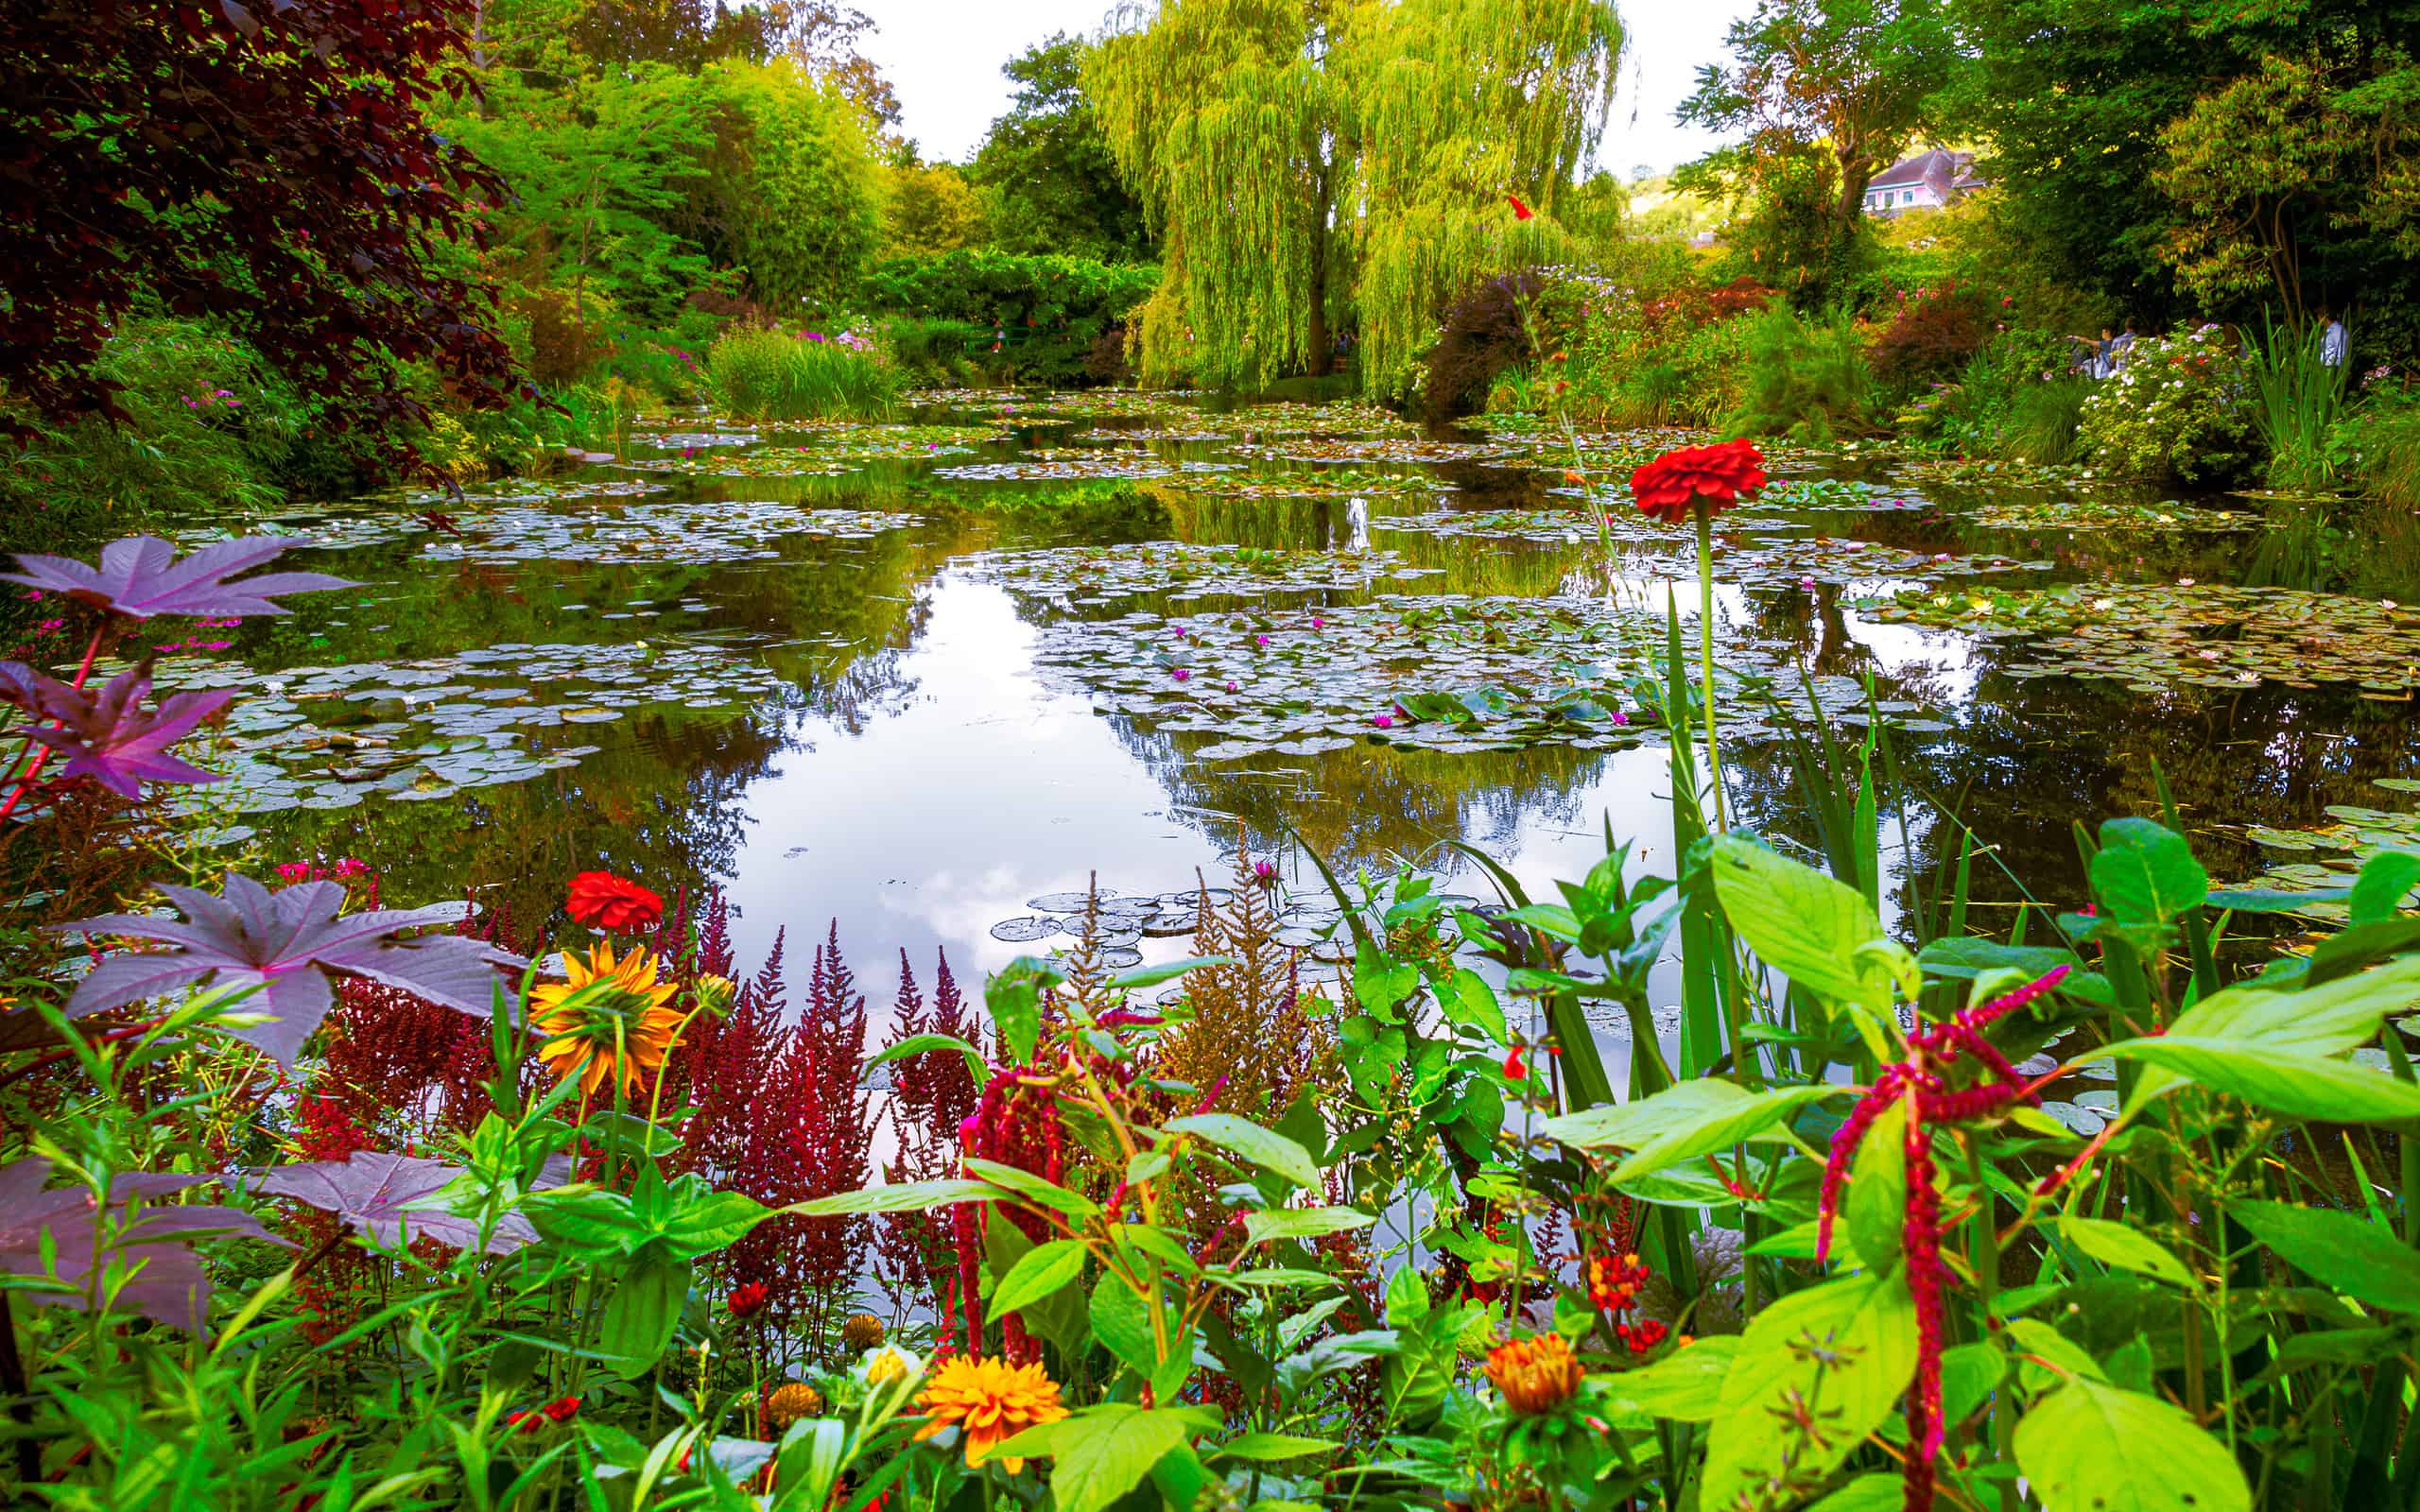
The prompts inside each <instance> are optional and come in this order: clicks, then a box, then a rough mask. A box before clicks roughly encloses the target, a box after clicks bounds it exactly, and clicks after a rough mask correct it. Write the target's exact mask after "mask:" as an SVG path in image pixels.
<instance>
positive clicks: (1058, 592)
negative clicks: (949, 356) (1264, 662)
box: [976, 541, 1442, 605]
mask: <svg viewBox="0 0 2420 1512" xmlns="http://www.w3.org/2000/svg"><path fill="white" fill-rule="evenodd" d="M976 571H977V573H978V574H979V575H980V576H984V577H986V578H989V579H991V580H992V581H994V582H997V583H1000V584H1002V585H1003V586H1005V587H1008V588H1011V589H1014V590H1016V591H1018V592H1020V593H1040V594H1046V595H1048V596H1050V597H1054V598H1065V599H1067V600H1069V601H1070V602H1072V603H1075V604H1079V605H1089V604H1106V603H1110V602H1113V601H1115V600H1116V599H1120V598H1131V597H1132V596H1134V595H1136V594H1138V593H1167V594H1169V596H1170V597H1171V599H1172V600H1174V601H1176V602H1184V601H1187V600H1191V599H1198V598H1203V597H1209V596H1214V595H1216V596H1226V597H1256V596H1259V595H1263V594H1269V593H1357V592H1360V591H1363V590H1366V589H1369V588H1371V587H1372V586H1374V585H1375V584H1378V583H1382V582H1389V581H1401V580H1405V579H1409V578H1414V577H1421V576H1429V575H1431V574H1435V573H1438V572H1440V571H1442V569H1439V568H1434V567H1410V566H1407V565H1405V564H1404V562H1403V559H1402V558H1399V557H1396V556H1395V555H1394V554H1392V552H1383V551H1378V552H1364V553H1361V554H1358V555H1350V554H1344V553H1338V552H1322V551H1270V550H1264V549H1260V548H1256V547H1252V546H1196V545H1188V544H1186V543H1184V542H1182V541H1147V542H1144V543H1142V544H1140V545H1132V546H1075V547H1063V548H1060V549H1057V550H1052V551H1028V552H1016V553H1011V554H1005V555H997V556H992V557H987V558H983V559H982V561H981V562H980V563H979V564H978V565H977V569H976Z"/></svg>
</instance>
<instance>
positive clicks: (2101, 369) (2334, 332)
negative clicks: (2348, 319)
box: [2067, 305, 2352, 378]
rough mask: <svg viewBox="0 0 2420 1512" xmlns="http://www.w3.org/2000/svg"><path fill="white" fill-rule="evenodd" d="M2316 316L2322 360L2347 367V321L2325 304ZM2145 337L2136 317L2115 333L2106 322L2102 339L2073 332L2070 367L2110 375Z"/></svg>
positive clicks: (2093, 375)
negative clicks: (2075, 350)
mask: <svg viewBox="0 0 2420 1512" xmlns="http://www.w3.org/2000/svg"><path fill="white" fill-rule="evenodd" d="M2312 318H2313V319H2314V320H2315V321H2316V323H2317V324H2318V326H2319V329H2320V337H2319V360H2320V361H2321V362H2322V363H2324V364H2325V365H2326V366H2327V367H2330V368H2342V367H2343V366H2344V358H2345V356H2346V354H2347V352H2349V351H2350V349H2351V346H2352V341H2351V339H2350V337H2348V336H2347V335H2346V334H2345V331H2344V322H2343V321H2342V320H2339V319H2338V318H2336V317H2335V316H2334V315H2333V314H2331V313H2329V311H2328V309H2327V307H2326V306H2325V305H2322V306H2320V308H2319V309H2318V310H2316V311H2314V312H2312ZM2141 337H2142V330H2141V328H2140V327H2139V326H2137V325H2136V324H2135V322H2134V321H2133V320H2132V319H2129V320H2127V322H2126V324H2125V328H2124V329H2123V330H2120V331H2118V332H2117V333H2116V334H2115V335H2112V334H2111V332H2110V329H2109V327H2107V326H2102V327H2101V328H2100V340H2098V341H2096V340H2094V339H2093V338H2092V337H2090V336H2069V337H2067V339H2068V340H2069V341H2071V342H2074V343H2075V345H2076V347H2077V349H2078V351H2077V352H2076V360H2075V362H2074V364H2073V366H2072V367H2071V369H2069V370H2070V371H2074V372H2079V373H2082V374H2083V375H2084V376H2085V377H2087V378H2107V377H2110V376H2112V375H2114V374H2115V373H2116V372H2117V371H2118V369H2121V368H2123V367H2125V366H2126V357H2127V354H2128V352H2131V351H2132V350H2133V348H2134V345H2135V342H2136V341H2137V340H2139V339H2141Z"/></svg>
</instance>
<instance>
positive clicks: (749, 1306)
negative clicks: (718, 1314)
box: [725, 1281, 766, 1317]
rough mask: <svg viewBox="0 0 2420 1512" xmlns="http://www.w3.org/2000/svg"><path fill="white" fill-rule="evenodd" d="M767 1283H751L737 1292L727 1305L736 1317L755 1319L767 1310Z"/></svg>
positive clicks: (732, 1295)
mask: <svg viewBox="0 0 2420 1512" xmlns="http://www.w3.org/2000/svg"><path fill="white" fill-rule="evenodd" d="M765 1297H766V1293H765V1283H764V1282H763V1281H750V1282H748V1283H746V1284H745V1285H743V1286H740V1287H738V1288H737V1289H736V1290H735V1291H734V1292H733V1293H732V1294H731V1297H730V1300H729V1301H728V1302H727V1303H726V1304H725V1305H726V1306H728V1307H729V1308H730V1309H731V1315H732V1316H734V1317H754V1316H755V1315H756V1314H758V1313H761V1312H763V1311H764V1310H765Z"/></svg>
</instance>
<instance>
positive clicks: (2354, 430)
mask: <svg viewBox="0 0 2420 1512" xmlns="http://www.w3.org/2000/svg"><path fill="white" fill-rule="evenodd" d="M2329 444H2330V446H2331V447H2333V448H2337V449H2341V451H2342V454H2343V455H2344V457H2345V467H2346V468H2347V469H2348V470H2349V471H2350V472H2351V473H2352V474H2353V476H2354V477H2355V478H2356V479H2358V480H2359V483H2360V485H2361V487H2362V489H2363V490H2366V491H2367V492H2368V493H2369V494H2370V496H2371V497H2373V498H2376V499H2377V500H2379V501H2381V502H2383V503H2385V504H2387V505H2389V506H2391V507H2398V508H2404V509H2420V390H2415V389H2414V388H2412V387H2411V385H2409V384H2398V383H2393V382H2387V381H2381V382H2379V383H2377V384H2375V385H2373V386H2372V387H2371V389H2370V391H2369V393H2368V394H2367V395H2366V396H2365V397H2364V398H2363V400H2362V402H2361V404H2359V406H2358V407H2357V408H2355V409H2354V410H2353V412H2352V413H2351V414H2350V415H2348V416H2346V417H2345V419H2344V420H2343V421H2342V424H2341V425H2340V427H2339V433H2338V435H2337V437H2336V438H2333V439H2332V440H2331V441H2330V443H2329Z"/></svg>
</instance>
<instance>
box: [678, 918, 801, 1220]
mask: <svg viewBox="0 0 2420 1512" xmlns="http://www.w3.org/2000/svg"><path fill="white" fill-rule="evenodd" d="M707 921H708V923H707V933H706V935H705V936H704V938H703V940H702V941H701V943H700V965H701V966H702V965H704V964H705V962H706V960H707V959H708V958H709V955H708V953H709V951H710V950H711V951H714V952H718V953H719V955H718V957H714V958H715V959H717V964H719V965H721V966H722V967H724V968H725V971H717V972H715V973H714V974H716V975H718V976H719V975H726V974H728V968H729V967H730V965H731V945H730V936H728V934H726V933H723V932H722V929H721V925H720V923H719V921H718V919H717V913H716V912H715V911H710V912H709V913H708V915H707ZM787 943H788V932H787V931H784V930H777V931H775V932H774V935H773V948H772V950H771V951H770V952H769V954H767V955H766V957H765V964H764V966H763V967H762V968H761V969H759V970H758V971H757V972H756V975H755V977H754V978H753V979H752V980H751V981H750V982H749V983H748V984H747V985H746V986H745V987H743V988H740V989H739V994H738V996H737V997H736V998H735V1000H734V1001H733V1003H732V1007H731V1013H730V1015H729V1016H728V1017H725V1018H722V1019H717V1018H715V1017H714V1016H713V1015H712V1014H700V1016H699V1017H698V1018H697V1019H695V1020H693V1021H692V1022H691V1023H690V1026H689V1033H688V1034H687V1035H686V1036H685V1037H683V1040H682V1043H681V1048H680V1049H678V1050H676V1051H675V1052H674V1053H673V1054H674V1056H675V1057H676V1060H677V1062H678V1066H679V1070H680V1074H681V1075H682V1076H683V1079H684V1080H685V1081H686V1082H687V1084H688V1086H689V1088H690V1098H691V1102H692V1105H693V1108H694V1110H693V1111H692V1112H691V1113H690V1115H689V1119H688V1122H687V1123H685V1124H684V1125H683V1126H682V1130H681V1143H682V1150H681V1155H680V1158H679V1162H678V1163H679V1164H680V1165H681V1167H682V1169H683V1170H689V1171H701V1172H704V1173H705V1174H707V1175H708V1176H710V1177H714V1178H715V1179H716V1184H717V1185H725V1186H727V1185H729V1184H730V1183H731V1181H733V1180H735V1179H736V1178H737V1177H736V1173H737V1172H738V1170H739V1168H740V1165H741V1163H742V1162H743V1161H745V1160H747V1158H748V1139H749V1130H750V1128H751V1126H752V1124H753V1122H754V1116H753V1113H752V1108H754V1105H755V1102H756V1099H757V1097H758V1095H759V1094H760V1093H761V1091H763V1089H764V1088H765V1086H766V1084H767V1083H768V1082H769V1081H770V1080H771V1079H772V1074H773V1066H774V1064H775V1063H776V1062H777V1061H779V1060H780V1059H781V1058H782V1054H783V1052H784V1050H785V1049H787V1046H788V1043H789V1028H788V1026H787V1024H786V1023H785V1022H784V1020H785V1018H786V1017H787V1009H788V1000H789V989H788V988H786V987H785V986H784V985H783V983H782V953H783V951H784V950H785V949H786V948H787Z"/></svg>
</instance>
